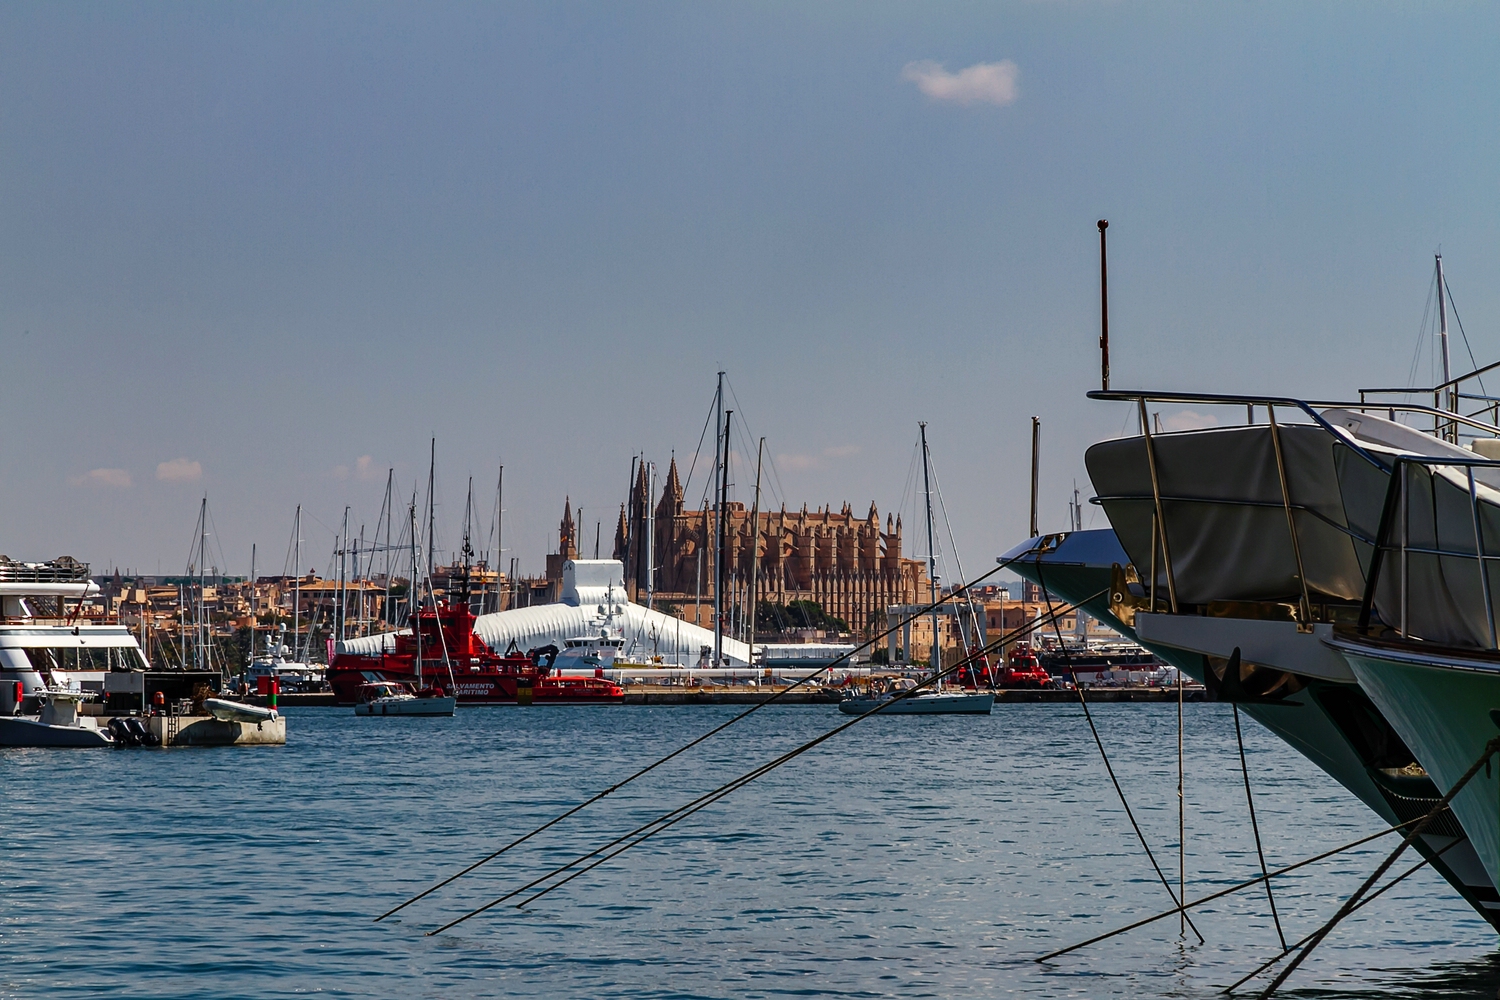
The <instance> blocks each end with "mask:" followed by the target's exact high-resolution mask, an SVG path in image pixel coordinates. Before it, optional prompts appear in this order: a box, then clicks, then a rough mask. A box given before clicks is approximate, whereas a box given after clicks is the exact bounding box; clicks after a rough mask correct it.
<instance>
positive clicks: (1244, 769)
mask: <svg viewBox="0 0 1500 1000" xmlns="http://www.w3.org/2000/svg"><path fill="white" fill-rule="evenodd" d="M1225 669H1228V668H1227V667H1226V668H1225ZM1178 674H1179V676H1180V675H1181V671H1179V672H1178ZM1230 704H1231V705H1233V706H1234V741H1235V743H1237V744H1239V748H1240V774H1242V775H1243V776H1244V778H1245V804H1246V805H1248V806H1249V807H1250V830H1251V831H1252V832H1253V833H1254V834H1255V856H1256V857H1257V858H1259V859H1260V873H1261V875H1265V874H1266V852H1265V851H1264V850H1263V849H1262V848H1261V845H1260V824H1259V823H1257V822H1256V820H1255V796H1254V795H1252V794H1250V766H1249V764H1247V763H1246V762H1245V737H1244V736H1243V735H1241V733H1240V705H1239V702H1230ZM1266 902H1267V903H1270V904H1271V922H1272V923H1274V924H1275V925H1276V937H1277V939H1279V940H1280V941H1281V948H1282V951H1283V953H1284V952H1285V951H1286V950H1287V949H1286V934H1284V933H1283V932H1282V930H1281V915H1280V914H1278V913H1277V912H1276V897H1275V896H1274V895H1272V893H1271V881H1270V879H1267V880H1266Z"/></svg>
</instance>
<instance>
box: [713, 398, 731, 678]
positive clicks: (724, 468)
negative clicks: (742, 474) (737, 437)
mask: <svg viewBox="0 0 1500 1000" xmlns="http://www.w3.org/2000/svg"><path fill="white" fill-rule="evenodd" d="M733 418H734V411H733V410H725V411H724V460H723V461H722V462H720V463H719V525H718V527H719V555H718V558H717V559H716V560H715V561H714V603H716V604H718V605H719V610H720V613H719V614H718V615H715V616H714V666H716V667H722V666H723V665H724V618H725V617H726V616H727V615H728V613H729V606H728V605H727V604H725V603H724V602H723V600H722V599H721V598H720V596H719V595H720V594H722V593H723V591H724V585H725V583H726V579H725V577H726V574H725V572H724V552H725V550H726V549H727V548H728V547H729V546H728V541H729V533H728V528H729V526H728V523H727V522H728V517H729V422H730V420H732V419H733Z"/></svg>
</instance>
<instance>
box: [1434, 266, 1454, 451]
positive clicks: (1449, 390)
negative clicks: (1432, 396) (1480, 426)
mask: <svg viewBox="0 0 1500 1000" xmlns="http://www.w3.org/2000/svg"><path fill="white" fill-rule="evenodd" d="M1433 256H1434V258H1435V259H1436V261H1437V302H1438V338H1439V340H1440V342H1441V344H1442V348H1443V409H1445V410H1447V411H1448V412H1449V413H1457V412H1458V389H1457V387H1456V386H1451V385H1449V384H1448V380H1449V379H1451V378H1453V367H1452V360H1451V358H1450V355H1449V353H1448V293H1447V288H1448V285H1447V282H1446V281H1444V280H1443V255H1442V254H1434V255H1433ZM1452 435H1453V440H1455V441H1456V440H1457V438H1458V426H1457V425H1456V424H1455V425H1453V430H1452Z"/></svg>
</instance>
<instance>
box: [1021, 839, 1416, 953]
mask: <svg viewBox="0 0 1500 1000" xmlns="http://www.w3.org/2000/svg"><path fill="white" fill-rule="evenodd" d="M1419 822H1421V820H1420V818H1419V819H1412V820H1407V821H1406V822H1405V823H1397V824H1396V825H1395V826H1388V827H1386V828H1385V829H1384V830H1377V831H1376V832H1374V833H1369V834H1366V835H1365V836H1363V837H1360V838H1359V839H1358V840H1351V841H1350V842H1349V843H1347V844H1343V845H1341V846H1339V847H1334V848H1331V849H1330V850H1327V851H1324V852H1323V853H1322V854H1314V855H1313V856H1312V857H1310V858H1303V859H1302V860H1301V861H1298V862H1296V863H1295V864H1290V865H1287V866H1286V867H1285V868H1278V869H1276V870H1275V871H1273V872H1270V873H1268V874H1266V875H1257V876H1255V877H1254V878H1252V879H1246V880H1245V881H1243V882H1240V883H1239V884H1237V885H1232V886H1230V887H1229V888H1227V889H1220V890H1219V891H1218V892H1211V893H1209V894H1208V895H1207V896H1202V897H1200V898H1198V899H1195V900H1193V901H1192V902H1190V903H1186V904H1184V905H1183V907H1182V908H1183V909H1185V910H1191V909H1192V908H1193V907H1195V906H1202V905H1203V904H1204V903H1211V902H1213V901H1214V900H1216V899H1221V898H1223V897H1224V896H1228V895H1231V894H1232V893H1236V892H1239V891H1240V890H1241V889H1249V888H1250V887H1251V886H1256V885H1260V884H1261V883H1262V882H1264V881H1265V880H1266V879H1270V878H1277V877H1279V876H1282V875H1286V874H1288V873H1289V872H1294V871H1296V870H1297V869H1299V868H1305V867H1306V866H1308V865H1310V864H1313V863H1314V862H1317V861H1322V860H1324V859H1325V858H1331V857H1333V856H1334V855H1335V854H1342V853H1344V852H1345V851H1352V850H1353V849H1354V848H1356V847H1360V846H1362V845H1364V844H1368V843H1369V842H1370V841H1372V840H1379V839H1380V838H1381V837H1384V836H1387V835H1389V834H1392V833H1395V832H1396V831H1397V830H1402V829H1405V828H1406V827H1409V826H1413V825H1415V824H1416V823H1419ZM1176 912H1177V908H1176V907H1175V906H1174V907H1173V908H1172V909H1170V910H1162V911H1161V912H1160V913H1154V914H1152V915H1151V916H1149V917H1142V918H1141V919H1140V920H1137V921H1135V922H1133V923H1129V924H1126V925H1125V926H1124V927H1116V928H1115V929H1114V930H1112V931H1105V932H1104V933H1103V934H1096V935H1094V936H1093V937H1091V938H1089V939H1088V940H1087V941H1080V942H1078V943H1077V944H1070V945H1068V946H1067V947H1066V948H1059V949H1057V950H1056V951H1049V952H1048V953H1047V954H1045V955H1043V956H1042V957H1041V958H1037V959H1033V961H1036V962H1047V961H1050V960H1052V959H1054V958H1058V957H1060V956H1062V955H1066V954H1068V953H1069V952H1073V951H1077V950H1078V949H1080V948H1086V947H1088V946H1089V945H1091V944H1098V943H1099V942H1100V941H1107V940H1109V939H1110V938H1112V937H1117V936H1119V935H1121V934H1124V933H1125V932H1126V931H1133V930H1135V929H1136V928H1138V927H1145V926H1146V925H1147V924H1153V923H1155V922H1156V921H1158V920H1164V919H1165V918H1167V917H1170V916H1172V915H1174V914H1175V913H1176Z"/></svg>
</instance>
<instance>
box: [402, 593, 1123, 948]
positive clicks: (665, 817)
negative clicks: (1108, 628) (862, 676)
mask: <svg viewBox="0 0 1500 1000" xmlns="http://www.w3.org/2000/svg"><path fill="white" fill-rule="evenodd" d="M1103 593H1104V591H1100V592H1099V593H1098V594H1094V595H1093V596H1092V597H1090V598H1087V600H1093V599H1094V598H1095V597H1098V596H1100V594H1103ZM936 603H937V602H935V603H934V605H933V606H934V607H935V606H936ZM1075 607H1076V605H1075ZM1068 610H1069V608H1068V607H1067V606H1065V607H1063V608H1062V609H1061V610H1059V611H1057V612H1056V613H1057V614H1065V613H1066V612H1067V611H1068ZM1045 625H1046V622H1044V621H1042V620H1040V619H1038V620H1036V621H1034V622H1031V623H1028V624H1026V625H1022V626H1020V627H1019V628H1017V629H1015V630H1014V632H1013V633H1011V634H1009V635H1006V636H1004V637H1002V638H1001V639H998V640H996V642H995V643H994V645H995V646H1000V645H1003V644H1004V643H1006V642H1010V641H1012V640H1013V639H1015V638H1016V637H1017V636H1018V635H1021V634H1024V633H1027V632H1030V631H1032V630H1034V629H1037V628H1041V627H1044V626H1045ZM972 659H977V655H976V656H970V657H965V658H964V659H962V660H960V661H959V662H958V663H955V664H953V665H952V666H950V667H948V668H947V669H946V670H942V671H935V672H934V673H933V674H932V675H931V676H929V677H928V678H926V679H925V680H923V681H922V682H920V683H918V684H917V685H916V687H914V688H911V689H909V690H907V691H904V692H902V693H900V694H898V695H896V696H895V697H894V698H892V699H890V700H889V701H885V702H881V703H879V704H878V705H876V706H875V707H874V708H872V709H870V710H869V711H867V712H864V713H862V714H860V715H857V716H855V717H854V718H853V719H850V720H849V721H848V722H846V723H843V724H841V725H839V726H836V727H834V728H833V729H831V730H829V731H828V732H826V733H823V734H822V735H820V736H818V737H816V738H815V739H813V740H810V741H808V742H807V743H804V744H802V745H801V746H799V747H796V748H794V749H793V750H790V751H788V752H787V753H785V754H783V755H782V756H781V757H778V758H776V759H775V760H773V761H770V762H768V763H766V764H762V765H761V766H760V767H758V768H755V769H754V770H752V771H749V772H747V773H746V774H743V775H740V776H739V777H738V778H735V779H733V780H731V781H729V782H726V783H725V784H723V785H720V786H719V787H718V788H715V789H713V790H711V791H709V792H706V793H704V794H703V795H701V796H699V797H698V798H697V799H694V800H692V801H691V802H688V803H685V804H684V805H681V806H678V807H677V808H676V809H673V810H672V811H670V812H667V813H663V814H662V815H660V816H658V817H657V818H656V819H654V820H652V821H651V822H649V823H645V824H643V825H641V826H639V827H637V828H636V829H635V830H632V831H631V832H629V833H627V834H624V835H622V836H620V837H617V838H615V839H614V840H613V841H611V842H610V843H608V844H606V845H604V846H603V847H600V848H597V849H595V850H593V851H590V852H589V853H588V854H585V855H583V856H582V857H579V858H576V859H574V860H573V861H570V862H569V863H567V864H566V865H562V866H560V867H558V868H554V869H553V870H552V871H550V872H548V873H547V874H545V875H543V876H541V877H540V878H538V879H535V880H533V881H532V882H531V883H529V884H528V885H525V886H522V887H521V888H519V889H515V890H512V891H511V892H509V893H507V894H506V895H504V896H501V897H499V898H497V899H494V900H491V901H490V902H488V903H486V904H485V905H484V906H481V907H479V908H478V909H475V910H471V911H470V912H468V913H466V914H464V915H463V916H461V917H458V918H457V919H454V920H451V921H449V922H448V923H446V924H444V925H443V926H441V927H438V928H436V929H435V930H431V931H428V932H427V936H428V937H432V936H433V935H436V934H441V933H442V932H443V931H445V930H448V929H449V928H450V927H453V926H455V925H457V924H460V923H462V922H464V921H465V920H468V919H469V918H471V917H475V916H478V915H479V914H481V913H483V912H485V911H486V910H488V909H490V908H491V907H494V906H497V905H499V904H500V903H503V902H505V901H506V900H508V899H512V898H514V897H515V896H518V895H520V894H521V893H523V892H525V891H527V890H528V889H532V888H535V887H536V886H539V885H541V884H542V883H543V882H545V881H547V880H548V879H550V878H552V877H553V876H555V875H559V874H561V873H563V872H565V871H567V870H568V869H570V868H572V867H573V866H574V865H577V864H580V863H581V862H583V861H586V860H588V859H589V858H592V857H596V856H598V855H600V854H601V853H603V852H605V851H608V850H609V849H610V848H611V847H614V846H616V845H618V844H620V843H621V842H622V841H625V840H627V839H629V838H631V837H636V839H635V840H633V841H631V843H629V844H626V845H625V846H624V847H622V848H620V849H619V850H618V851H615V852H614V853H613V854H609V855H607V856H605V857H602V858H599V860H597V861H595V862H594V863H593V864H591V865H588V866H587V867H585V868H582V869H580V870H579V871H577V872H574V873H573V874H572V875H569V876H568V877H567V878H565V879H563V880H562V881H560V882H558V883H556V884H555V885H552V886H549V887H548V888H546V889H544V890H542V891H541V892H538V893H536V894H535V895H534V896H532V897H530V898H528V899H526V900H523V901H522V902H521V903H518V904H517V906H518V907H524V906H525V905H526V904H527V903H531V902H533V901H535V900H536V899H539V898H541V897H542V896H544V895H546V894H547V893H549V892H551V891H552V890H553V889H558V888H561V887H562V886H563V885H566V884H567V883H568V882H571V881H572V880H573V879H575V878H577V877H578V876H579V875H582V874H584V873H585V872H587V871H591V870H593V869H594V868H596V867H598V866H599V865H601V864H603V863H604V862H605V861H608V860H610V859H612V858H615V857H618V856H619V855H621V854H623V853H624V852H625V851H627V850H629V849H630V848H632V847H634V846H636V845H637V844H640V843H642V842H643V841H645V840H647V839H649V838H650V837H652V836H655V835H656V834H657V833H660V832H661V831H662V830H665V829H667V828H668V827H670V826H673V825H675V824H676V823H678V822H680V821H681V820H683V819H686V818H687V817H688V816H691V815H692V814H693V813H696V812H698V811H699V810H701V809H703V808H706V807H707V806H709V805H712V804H713V803H714V802H717V801H718V800H719V799H722V798H724V797H725V796H726V795H729V794H730V793H732V792H734V791H736V790H737V789H739V788H742V787H744V786H745V785H747V784H749V783H750V782H752V781H754V780H755V779H756V778H758V777H760V776H762V775H764V774H766V773H767V772H769V771H772V770H774V769H776V768H777V767H780V766H781V765H782V764H784V763H787V762H788V761H790V760H793V759H795V758H796V757H799V756H801V755H802V754H804V753H806V752H807V751H809V750H811V749H813V748H814V747H816V746H818V745H820V744H822V743H824V742H826V741H827V740H829V739H832V738H833V737H834V736H836V735H838V734H839V733H841V732H843V731H844V730H846V729H848V728H849V727H851V726H853V725H856V724H858V723H860V722H863V721H864V720H865V719H867V718H869V717H870V716H872V715H874V714H876V713H878V712H881V711H883V710H884V709H885V708H887V707H888V706H889V705H891V704H893V703H895V702H896V701H900V700H902V699H905V698H909V697H912V696H913V695H915V694H916V693H917V692H918V691H920V690H922V689H923V688H925V687H929V686H931V685H933V684H936V683H937V682H938V681H940V680H941V679H942V678H943V677H945V676H947V675H948V674H950V673H954V672H956V671H957V670H958V669H959V668H960V667H962V666H964V665H965V664H967V663H969V662H970V660H972ZM653 828H654V829H653ZM637 835H639V836H637Z"/></svg>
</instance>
